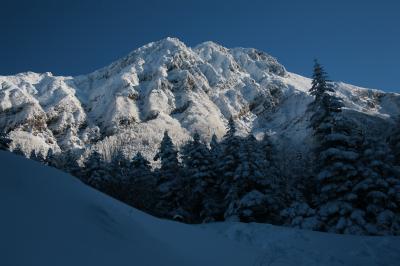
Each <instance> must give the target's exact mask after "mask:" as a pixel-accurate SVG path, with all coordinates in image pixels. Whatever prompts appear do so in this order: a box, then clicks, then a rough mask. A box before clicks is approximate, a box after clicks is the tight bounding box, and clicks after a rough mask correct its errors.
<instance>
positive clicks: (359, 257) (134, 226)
mask: <svg viewBox="0 0 400 266" xmlns="http://www.w3.org/2000/svg"><path fill="white" fill-rule="evenodd" d="M0 169H1V171H2V175H1V177H0V182H1V186H0V209H1V210H2V213H3V214H4V215H2V218H1V219H0V235H1V239H0V264H1V265H7V266H14V265H15V266H16V265H24V266H27V265H28V266H29V265H42V266H46V265H60V266H62V265H98V266H100V265H240V266H246V265H249V266H253V265H283V266H284V265H299V266H301V265H304V266H313V265H332V266H333V265H363V266H369V265H371V266H372V265H398V261H399V259H400V237H361V236H346V235H335V234H328V233H320V232H312V231H303V230H298V229H291V228H286V227H278V226H272V225H268V224H256V223H250V224H244V223H228V222H224V223H214V224H212V223H211V224H204V225H197V226H193V225H186V224H181V223H177V222H172V221H166V220H161V219H157V218H154V217H151V216H150V215H147V214H145V213H142V212H140V211H138V210H135V209H133V208H131V207H128V206H126V205H124V204H123V203H120V202H118V201H116V200H114V199H112V198H110V197H108V196H106V195H104V194H102V193H100V192H98V191H95V190H94V189H91V188H90V187H87V186H85V185H84V184H83V183H81V182H80V181H78V180H77V179H75V178H73V177H71V176H69V175H67V174H65V173H62V172H60V171H58V170H56V169H54V168H50V167H47V166H44V165H42V164H40V163H38V162H35V161H32V160H27V159H25V158H23V157H21V156H17V155H14V154H11V153H8V152H4V151H0ZM382 254H384V256H383V255H382Z"/></svg>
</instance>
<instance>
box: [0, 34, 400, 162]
mask: <svg viewBox="0 0 400 266" xmlns="http://www.w3.org/2000/svg"><path fill="white" fill-rule="evenodd" d="M0 84H1V87H0V130H1V131H4V132H7V133H9V135H10V137H11V138H12V139H14V140H15V141H14V144H13V145H17V144H20V145H21V146H22V148H23V149H24V151H25V152H27V153H29V152H30V150H31V149H36V150H38V149H40V150H42V151H43V152H46V150H47V149H48V148H50V147H51V148H53V149H54V150H59V149H63V150H65V149H71V148H90V147H91V146H92V145H95V146H97V147H98V148H99V149H100V150H102V151H103V153H105V154H106V156H108V155H109V154H110V153H112V152H113V150H114V149H116V148H120V147H124V149H126V150H127V152H128V153H133V152H134V151H142V152H143V153H144V154H145V155H146V156H147V157H149V158H150V157H151V156H152V155H153V154H154V152H155V149H156V147H157V145H158V143H159V141H160V139H161V137H162V132H163V131H164V130H165V129H167V130H169V131H170V134H171V136H172V138H173V139H174V140H175V142H176V143H178V144H180V143H182V142H183V141H185V140H186V139H187V138H189V136H190V135H191V134H192V133H193V132H194V131H196V130H197V131H199V133H200V134H201V136H202V137H203V138H204V139H206V140H209V139H210V137H211V135H212V134H213V133H215V134H216V135H217V136H219V137H220V136H222V135H223V134H224V132H225V126H226V123H227V119H229V117H231V116H233V117H235V120H236V123H237V125H238V128H239V130H240V132H241V133H242V134H248V133H250V132H252V133H254V134H255V135H257V136H258V135H262V134H265V133H268V134H271V135H273V136H276V138H275V139H276V140H277V141H278V142H281V143H285V145H286V146H293V147H294V148H295V149H297V150H299V151H302V150H307V149H309V146H310V145H309V136H310V134H309V131H308V130H309V129H308V122H307V119H308V114H307V112H306V107H307V104H308V103H309V102H310V101H311V97H310V96H309V94H308V89H309V87H310V80H309V79H308V78H304V77H302V76H299V75H296V74H293V73H290V72H287V71H286V70H285V68H284V67H283V66H282V65H281V64H279V62H278V61H277V60H276V59H275V58H273V57H271V56H269V55H268V54H266V53H264V52H261V51H258V50H256V49H250V48H249V49H246V48H233V49H227V48H225V47H222V46H220V45H218V44H215V43H213V42H205V43H202V44H200V45H198V46H196V47H194V48H189V47H187V46H186V45H185V44H184V43H182V42H181V41H179V40H177V39H175V38H166V39H163V40H161V41H158V42H153V43H149V44H147V45H145V46H143V47H141V48H139V49H137V50H135V51H133V52H132V53H130V54H129V55H127V56H126V57H124V58H122V59H120V60H117V61H116V62H114V63H112V64H111V65H109V66H107V67H105V68H102V69H100V70H97V71H95V72H93V73H90V74H88V75H83V76H78V77H56V76H52V75H51V73H44V74H36V73H32V72H28V73H21V74H17V75H15V76H0ZM334 86H335V87H336V89H337V92H338V95H339V96H340V97H341V98H343V100H344V102H345V103H346V106H347V111H348V112H349V113H350V114H351V116H352V117H353V118H354V121H355V123H357V124H360V125H361V126H363V127H365V128H369V129H371V128H372V129H373V130H369V132H370V134H376V135H382V134H386V133H387V132H388V130H387V127H390V126H391V125H392V123H393V119H394V118H396V117H397V116H398V115H399V114H400V96H399V95H398V94H394V93H384V92H382V91H378V90H368V89H363V88H359V87H356V86H352V85H347V84H344V83H340V82H339V83H335V84H334Z"/></svg>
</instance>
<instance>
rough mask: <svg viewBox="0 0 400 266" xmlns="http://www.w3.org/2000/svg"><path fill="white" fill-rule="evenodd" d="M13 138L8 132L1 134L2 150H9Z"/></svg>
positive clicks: (0, 147)
mask: <svg viewBox="0 0 400 266" xmlns="http://www.w3.org/2000/svg"><path fill="white" fill-rule="evenodd" d="M11 142H12V141H11V139H10V138H8V137H7V135H6V134H3V133H2V134H0V150H5V151H8V150H9V149H10V144H11Z"/></svg>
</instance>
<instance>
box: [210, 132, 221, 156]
mask: <svg viewBox="0 0 400 266" xmlns="http://www.w3.org/2000/svg"><path fill="white" fill-rule="evenodd" d="M210 148H211V150H210V152H211V155H212V157H213V158H215V159H216V158H218V156H219V154H220V153H221V145H220V143H219V141H218V138H217V136H216V135H215V134H213V135H212V137H211V142H210Z"/></svg>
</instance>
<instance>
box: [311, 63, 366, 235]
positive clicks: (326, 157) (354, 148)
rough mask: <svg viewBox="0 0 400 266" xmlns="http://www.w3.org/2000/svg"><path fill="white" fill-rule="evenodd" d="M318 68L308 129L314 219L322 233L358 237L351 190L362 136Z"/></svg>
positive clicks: (358, 228) (316, 68)
mask: <svg viewBox="0 0 400 266" xmlns="http://www.w3.org/2000/svg"><path fill="white" fill-rule="evenodd" d="M321 73H325V72H324V71H323V69H322V67H321V66H320V65H319V64H318V63H316V66H315V68H314V75H313V77H314V79H313V82H312V84H313V86H312V88H311V89H310V91H311V93H312V94H313V95H314V96H315V99H314V102H312V103H311V104H310V109H311V111H313V112H314V113H313V115H312V117H311V121H310V122H311V126H312V128H313V129H314V137H315V140H316V149H315V153H316V156H315V158H316V160H317V161H316V162H315V165H316V185H317V193H318V195H317V206H318V216H319V218H320V219H321V222H322V223H321V225H322V228H321V229H322V230H325V231H330V232H337V233H353V234H358V233H360V232H361V231H362V229H361V225H360V224H358V221H357V219H353V218H352V217H354V216H355V215H356V214H357V212H358V209H356V200H357V195H356V194H355V193H354V192H353V187H354V185H355V184H357V182H359V179H360V175H359V172H358V166H357V164H358V160H359V159H360V154H359V152H360V146H361V141H362V136H360V135H359V134H357V130H354V128H353V125H352V123H351V121H348V120H346V119H345V117H344V116H343V114H342V107H343V103H342V102H341V100H340V99H339V98H337V97H336V96H334V95H333V94H331V92H332V91H333V90H332V88H331V86H330V85H329V84H328V82H327V81H326V75H325V74H321Z"/></svg>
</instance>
